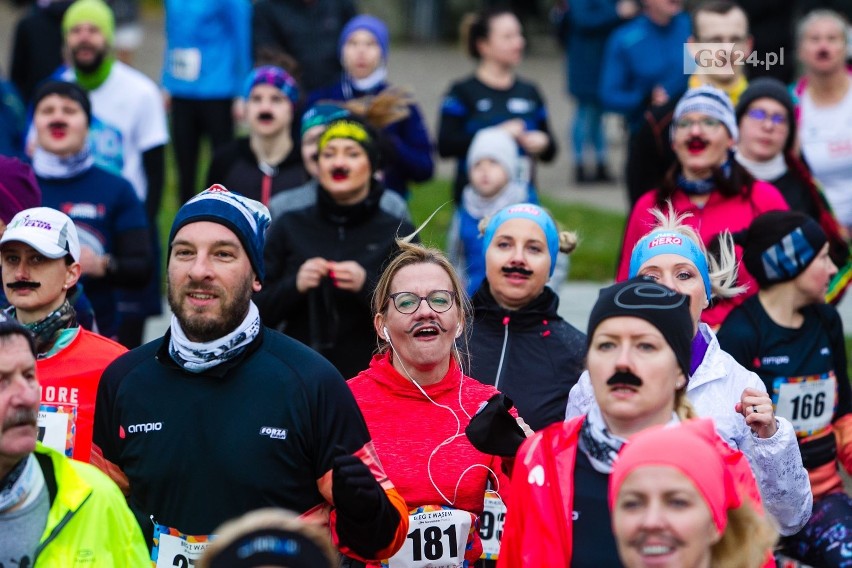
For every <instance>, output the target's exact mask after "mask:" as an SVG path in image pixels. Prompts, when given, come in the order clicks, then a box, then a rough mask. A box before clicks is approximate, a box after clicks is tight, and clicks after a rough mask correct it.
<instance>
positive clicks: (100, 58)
mask: <svg viewBox="0 0 852 568" xmlns="http://www.w3.org/2000/svg"><path fill="white" fill-rule="evenodd" d="M89 47H91V46H89ZM106 55H107V52H106V49H103V50H100V51H98V52H97V53H95V56H94V58H93V59H92V61H91V62H88V63H87V62H83V61H79V60H78V59H77V53H76V50H75V51H72V52H71V58H72V59H73V60H74V67H75V68H76V69H77V70H78V71H80V72H82V73H85V74H91V73H94V72H95V71H97V70H98V69H100V67H101V65H103V62H104V59H106Z"/></svg>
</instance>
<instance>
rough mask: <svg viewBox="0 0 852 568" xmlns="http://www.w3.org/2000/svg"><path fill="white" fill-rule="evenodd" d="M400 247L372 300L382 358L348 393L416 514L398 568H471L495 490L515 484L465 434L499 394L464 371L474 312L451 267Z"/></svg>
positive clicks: (431, 254) (440, 257)
mask: <svg viewBox="0 0 852 568" xmlns="http://www.w3.org/2000/svg"><path fill="white" fill-rule="evenodd" d="M399 246H400V253H399V254H398V255H397V256H395V257H394V258H393V260H391V261H390V263H389V264H388V266H387V268H386V269H385V271H384V273H383V274H382V277H381V279H380V280H379V283H378V285H377V286H376V292H375V295H374V298H373V311H374V314H375V316H374V319H373V325H374V327H375V329H376V333H377V334H378V337H379V342H380V345H379V354H378V355H376V356H375V357H373V360H372V361H371V362H370V366H369V368H368V369H366V370H365V371H362V372H361V373H359V374H358V375H357V376H356V377H355V378H353V379H351V380H350V381H349V386H350V388H351V389H352V392H353V394H354V395H355V399H356V400H357V401H358V406H359V407H360V408H361V411H362V412H363V414H364V418H365V419H366V421H367V426H368V428H369V429H370V434H371V435H372V437H373V443H374V444H375V447H376V453H377V454H378V456H379V459H380V460H381V462H382V464H383V466H384V468H385V470H386V472H387V474H388V477H389V478H390V479H393V481H394V485H396V487H397V488H398V490H399V492H400V494H401V495H402V496H403V498H405V501H406V502H407V503H408V506H409V509H410V516H409V520H410V527H409V534H408V539H407V540H406V544H405V545H404V546H403V548H402V549H401V550H400V551H399V552H398V553H397V554H396V555H395V556H394V557H393V558H391V559H390V561H389V563H388V564H389V566H391V567H412V566H426V565H427V563H428V565H430V566H432V565H436V566H437V565H440V566H453V567H456V566H458V567H462V566H468V565H470V564H472V563H473V562H475V561H476V560H478V559H479V557H480V556H481V554H482V544H481V542H480V538H479V534H478V525H479V523H478V518H479V516H480V515H481V514H482V511H483V505H484V496H485V489H486V483H487V482H488V481H489V479H490V480H491V481H493V482H494V483H495V486H496V487H497V488H498V489H497V490H498V493H499V491H500V490H501V489H505V487H506V484H507V480H506V478H505V476H503V475H502V474H501V472H500V469H501V462H500V458H498V457H496V456H492V455H487V454H484V453H482V452H480V451H478V450H476V449H475V448H474V447H473V446H472V445H471V443H470V442H469V441H468V439H467V438H466V437H465V433H464V429H465V427H466V426H467V424H468V422H469V421H470V417H471V416H473V415H474V414H475V413H476V412H477V410H478V409H479V407H480V406H481V405H482V404H483V403H484V402H486V401H487V400H488V399H489V398H490V397H492V396H493V395H495V394H497V392H498V391H497V390H496V389H495V388H494V387H492V386H490V385H484V384H482V383H480V382H478V381H476V380H474V379H471V378H470V377H467V376H465V374H464V372H463V371H462V367H461V363H462V361H461V356H460V355H459V349H458V348H457V347H456V341H457V340H458V339H459V338H461V337H463V336H464V333H465V331H466V317H467V316H468V314H469V313H470V309H469V302H468V300H467V297H466V295H465V293H464V288H463V287H462V286H461V285H460V282H459V279H458V276H457V275H456V273H455V271H454V270H453V268H452V265H451V264H450V263H449V261H448V260H447V259H446V257H445V256H444V254H443V253H442V252H440V251H439V250H437V249H431V248H426V247H423V246H421V245H415V244H409V243H405V242H399ZM501 484H502V487H501ZM429 561H431V563H429ZM369 566H373V565H372V564H371V565H369ZM375 566H379V564H375Z"/></svg>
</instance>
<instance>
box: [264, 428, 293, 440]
mask: <svg viewBox="0 0 852 568" xmlns="http://www.w3.org/2000/svg"><path fill="white" fill-rule="evenodd" d="M260 435H261V436H269V437H270V438H272V439H273V440H286V439H287V428H273V427H272V426H263V427H262V428H261V429H260Z"/></svg>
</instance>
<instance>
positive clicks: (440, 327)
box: [406, 320, 447, 334]
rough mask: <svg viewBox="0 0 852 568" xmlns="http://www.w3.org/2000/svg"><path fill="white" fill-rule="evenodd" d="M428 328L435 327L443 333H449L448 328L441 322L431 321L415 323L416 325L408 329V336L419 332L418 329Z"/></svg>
mask: <svg viewBox="0 0 852 568" xmlns="http://www.w3.org/2000/svg"><path fill="white" fill-rule="evenodd" d="M427 326H434V327H437V328H438V329H440V330H441V331H443V332H446V331H447V328H446V327H444V326H443V325H441V322H439V321H437V320H429V321H418V322H415V324H414V325H412V326H411V327H410V328H408V331H406V333H408V334H412V333H414V332H415V331H417V329H418V328H421V327H427Z"/></svg>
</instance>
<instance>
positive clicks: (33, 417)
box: [3, 408, 38, 430]
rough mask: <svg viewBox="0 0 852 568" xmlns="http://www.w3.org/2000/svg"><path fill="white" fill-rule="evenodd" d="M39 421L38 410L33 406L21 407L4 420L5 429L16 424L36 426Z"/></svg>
mask: <svg viewBox="0 0 852 568" xmlns="http://www.w3.org/2000/svg"><path fill="white" fill-rule="evenodd" d="M37 423H38V412H37V411H35V410H33V409H32V408H19V409H17V410H15V411H14V412H13V413H12V415H11V416H9V417H8V418H6V420H4V421H3V429H4V430H8V429H9V428H15V427H16V426H35V425H36V424H37Z"/></svg>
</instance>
